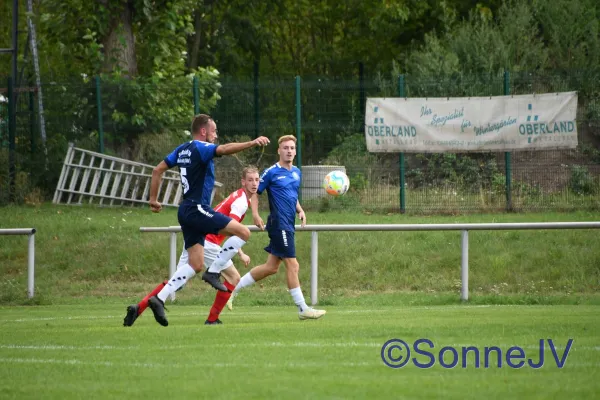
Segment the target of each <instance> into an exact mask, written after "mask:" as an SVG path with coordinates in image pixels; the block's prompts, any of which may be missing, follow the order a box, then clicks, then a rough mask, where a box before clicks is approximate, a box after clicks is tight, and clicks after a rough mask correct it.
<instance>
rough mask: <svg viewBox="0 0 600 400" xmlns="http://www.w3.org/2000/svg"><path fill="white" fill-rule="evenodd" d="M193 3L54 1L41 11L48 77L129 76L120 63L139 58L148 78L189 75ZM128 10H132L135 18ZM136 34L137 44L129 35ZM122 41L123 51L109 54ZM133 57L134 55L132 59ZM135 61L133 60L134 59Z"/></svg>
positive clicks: (119, 47)
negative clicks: (188, 45) (112, 45)
mask: <svg viewBox="0 0 600 400" xmlns="http://www.w3.org/2000/svg"><path fill="white" fill-rule="evenodd" d="M195 3H196V2H195V1H193V0H172V1H169V2H150V1H147V0H135V1H131V2H120V1H119V2H116V1H109V2H102V1H83V0H68V1H62V0H60V1H59V0H48V1H44V2H41V3H40V4H39V6H38V7H37V9H36V14H37V23H38V25H39V37H40V43H39V46H40V48H43V49H44V50H45V51H44V56H45V60H46V62H44V63H41V64H42V65H43V68H44V70H43V73H42V75H43V76H65V75H75V74H81V73H84V74H87V75H90V76H91V75H96V74H98V73H100V72H101V71H105V72H109V73H114V74H117V75H121V74H128V75H130V74H129V71H126V70H124V69H123V64H122V63H121V62H120V61H122V60H123V59H124V58H131V57H133V58H134V59H135V63H136V64H137V71H138V72H139V74H140V75H142V76H147V77H149V76H154V77H157V78H162V77H165V78H166V77H169V78H172V77H176V76H181V75H183V73H184V71H185V60H186V57H185V55H186V53H185V52H186V50H187V49H186V40H185V37H186V35H188V34H190V33H191V32H193V26H192V24H191V22H192V15H191V14H192V11H193V8H194V5H195ZM125 7H129V8H130V12H131V14H130V17H128V16H127V13H126V11H127V10H125ZM129 33H131V35H133V39H134V40H133V42H132V41H131V40H130V37H129V36H128V35H129ZM115 36H116V40H117V46H116V47H115V48H114V49H112V50H114V51H113V52H112V54H107V51H108V50H109V49H107V46H109V45H110V42H111V40H112V39H113V37H115ZM128 52H133V55H130V54H127V53H128ZM130 61H131V60H130Z"/></svg>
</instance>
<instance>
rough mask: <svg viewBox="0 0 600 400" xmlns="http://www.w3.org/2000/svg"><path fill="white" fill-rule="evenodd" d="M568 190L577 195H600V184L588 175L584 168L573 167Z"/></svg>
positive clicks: (579, 166)
mask: <svg viewBox="0 0 600 400" xmlns="http://www.w3.org/2000/svg"><path fill="white" fill-rule="evenodd" d="M569 188H570V189H571V190H572V191H573V192H574V193H576V194H579V195H591V194H597V193H600V182H598V180H597V178H594V177H593V176H592V175H591V174H590V171H589V170H588V169H587V168H586V167H584V166H581V165H573V166H572V167H571V179H570V180H569Z"/></svg>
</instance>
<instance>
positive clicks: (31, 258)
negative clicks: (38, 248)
mask: <svg viewBox="0 0 600 400" xmlns="http://www.w3.org/2000/svg"><path fill="white" fill-rule="evenodd" d="M0 235H28V236H29V242H28V252H27V296H28V297H29V298H32V297H33V283H34V282H33V280H34V276H35V228H17V229H0Z"/></svg>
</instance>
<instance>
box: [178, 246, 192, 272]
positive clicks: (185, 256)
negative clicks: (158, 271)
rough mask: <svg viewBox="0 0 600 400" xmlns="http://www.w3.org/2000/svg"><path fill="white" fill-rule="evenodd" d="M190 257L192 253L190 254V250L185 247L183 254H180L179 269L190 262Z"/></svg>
mask: <svg viewBox="0 0 600 400" xmlns="http://www.w3.org/2000/svg"><path fill="white" fill-rule="evenodd" d="M189 259H190V255H189V254H188V251H187V250H186V249H185V248H184V249H183V251H182V252H181V255H180V256H179V262H178V263H177V269H179V268H181V267H183V266H184V265H185V264H187V263H188V261H189Z"/></svg>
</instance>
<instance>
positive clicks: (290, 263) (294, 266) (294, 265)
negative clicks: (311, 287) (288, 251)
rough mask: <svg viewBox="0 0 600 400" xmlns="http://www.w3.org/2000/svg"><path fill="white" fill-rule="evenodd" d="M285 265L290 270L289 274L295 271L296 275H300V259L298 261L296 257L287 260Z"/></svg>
mask: <svg viewBox="0 0 600 400" xmlns="http://www.w3.org/2000/svg"><path fill="white" fill-rule="evenodd" d="M285 267H286V268H287V270H288V274H289V273H293V274H295V275H298V272H299V271H300V264H298V261H296V259H288V260H285Z"/></svg>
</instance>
